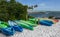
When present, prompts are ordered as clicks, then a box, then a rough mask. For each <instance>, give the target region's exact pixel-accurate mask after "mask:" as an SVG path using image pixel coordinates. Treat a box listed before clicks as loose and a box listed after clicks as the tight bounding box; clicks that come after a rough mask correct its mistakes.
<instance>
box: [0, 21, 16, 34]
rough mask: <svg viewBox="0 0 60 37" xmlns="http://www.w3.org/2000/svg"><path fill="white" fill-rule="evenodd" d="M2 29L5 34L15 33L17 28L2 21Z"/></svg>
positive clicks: (0, 25) (0, 28) (0, 24)
mask: <svg viewBox="0 0 60 37" xmlns="http://www.w3.org/2000/svg"><path fill="white" fill-rule="evenodd" d="M0 31H1V32H2V33H3V34H5V35H13V34H14V33H15V30H14V28H13V27H11V26H8V23H6V22H3V21H0Z"/></svg>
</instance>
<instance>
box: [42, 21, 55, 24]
mask: <svg viewBox="0 0 60 37" xmlns="http://www.w3.org/2000/svg"><path fill="white" fill-rule="evenodd" d="M43 21H45V22H48V23H51V24H54V23H53V21H50V20H43Z"/></svg>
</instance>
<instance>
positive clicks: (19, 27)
mask: <svg viewBox="0 0 60 37" xmlns="http://www.w3.org/2000/svg"><path fill="white" fill-rule="evenodd" d="M8 23H9V25H10V26H12V27H13V28H14V30H15V31H19V32H22V31H23V27H21V26H18V24H16V23H15V22H14V21H10V20H9V21H8Z"/></svg>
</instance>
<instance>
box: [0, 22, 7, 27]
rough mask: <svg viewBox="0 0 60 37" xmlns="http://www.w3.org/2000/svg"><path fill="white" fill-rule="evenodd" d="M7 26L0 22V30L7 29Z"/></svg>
mask: <svg viewBox="0 0 60 37" xmlns="http://www.w3.org/2000/svg"><path fill="white" fill-rule="evenodd" d="M7 27H8V24H7V23H6V22H2V21H0V28H7Z"/></svg>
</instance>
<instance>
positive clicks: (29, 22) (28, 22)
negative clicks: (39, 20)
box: [20, 20, 37, 26]
mask: <svg viewBox="0 0 60 37" xmlns="http://www.w3.org/2000/svg"><path fill="white" fill-rule="evenodd" d="M20 21H21V22H23V23H25V24H28V25H30V26H37V24H35V23H34V22H32V21H24V20H20Z"/></svg>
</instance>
